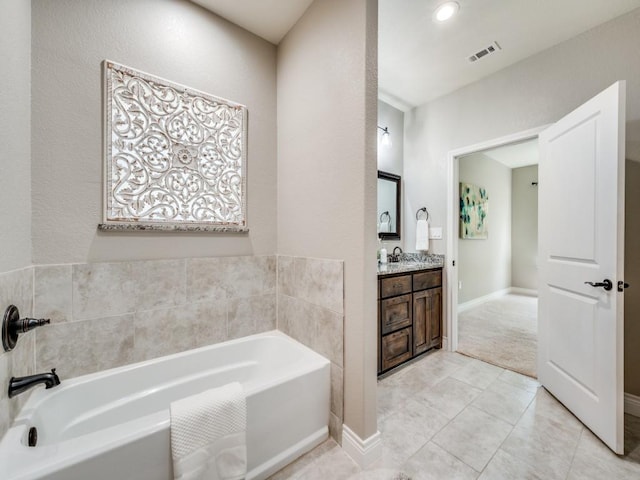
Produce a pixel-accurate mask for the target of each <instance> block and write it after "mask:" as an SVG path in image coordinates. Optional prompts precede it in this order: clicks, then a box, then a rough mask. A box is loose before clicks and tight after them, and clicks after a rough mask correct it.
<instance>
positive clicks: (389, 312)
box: [380, 293, 413, 335]
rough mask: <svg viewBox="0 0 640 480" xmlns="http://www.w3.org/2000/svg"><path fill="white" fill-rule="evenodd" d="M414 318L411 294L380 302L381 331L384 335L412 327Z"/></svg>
mask: <svg viewBox="0 0 640 480" xmlns="http://www.w3.org/2000/svg"><path fill="white" fill-rule="evenodd" d="M412 316H413V308H412V302H411V294H410V293H409V294H408V295H401V296H399V297H392V298H386V299H384V300H382V301H380V331H381V332H382V335H386V334H387V333H391V332H393V331H395V330H399V329H401V328H405V327H409V326H411V317H412Z"/></svg>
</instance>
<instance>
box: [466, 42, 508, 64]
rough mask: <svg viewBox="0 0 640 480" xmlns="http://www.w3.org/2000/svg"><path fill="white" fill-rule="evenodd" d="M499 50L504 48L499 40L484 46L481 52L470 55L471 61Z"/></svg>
mask: <svg viewBox="0 0 640 480" xmlns="http://www.w3.org/2000/svg"><path fill="white" fill-rule="evenodd" d="M498 50H502V47H500V45H499V44H498V42H493V43H492V44H491V45H489V46H488V47H485V48H483V49H482V50H480V51H479V52H476V53H474V54H473V55H471V56H470V57H469V61H470V62H471V63H473V62H475V61H477V60H480V59H481V58H482V57H486V56H487V55H491V54H492V53H496V52H497V51H498Z"/></svg>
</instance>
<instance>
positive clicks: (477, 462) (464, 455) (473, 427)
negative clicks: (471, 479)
mask: <svg viewBox="0 0 640 480" xmlns="http://www.w3.org/2000/svg"><path fill="white" fill-rule="evenodd" d="M512 428H513V426H512V425H511V424H509V423H507V422H505V421H504V420H500V419H499V418H496V417H494V416H493V415H489V414H488V413H486V412H483V411H482V410H479V409H477V408H475V407H472V406H469V407H467V408H466V409H465V410H464V411H463V412H462V413H460V415H458V416H457V417H456V418H454V419H453V420H452V421H451V422H450V423H449V424H448V425H447V426H446V427H444V428H443V429H442V430H440V432H439V433H438V434H437V435H436V436H435V437H434V438H433V442H434V443H435V444H437V445H439V446H440V447H442V448H444V449H445V450H446V451H447V452H449V453H451V454H452V455H455V456H456V457H457V458H459V459H460V460H462V461H463V462H464V463H466V464H467V465H469V466H470V467H473V468H474V469H475V470H477V471H478V472H480V471H482V469H483V468H484V467H485V466H486V465H487V463H489V460H491V458H492V457H493V455H494V453H495V452H496V450H498V447H500V444H501V443H502V442H503V441H504V439H505V438H507V436H508V435H509V433H510V432H511V430H512Z"/></svg>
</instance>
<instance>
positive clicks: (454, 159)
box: [445, 124, 552, 352]
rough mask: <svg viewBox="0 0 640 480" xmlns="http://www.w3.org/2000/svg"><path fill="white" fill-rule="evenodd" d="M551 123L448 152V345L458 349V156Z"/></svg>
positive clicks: (535, 133)
mask: <svg viewBox="0 0 640 480" xmlns="http://www.w3.org/2000/svg"><path fill="white" fill-rule="evenodd" d="M550 125H552V124H545V125H542V126H539V127H535V128H531V129H529V130H524V131H521V132H516V133H513V134H511V135H506V136H504V137H498V138H493V139H491V140H485V141H483V142H480V143H475V144H473V145H468V146H466V147H461V148H457V149H455V150H450V151H449V152H448V153H447V249H446V252H445V261H446V268H445V273H446V276H447V294H446V295H447V297H446V298H447V300H446V305H447V338H446V349H447V350H449V351H452V352H455V351H456V350H457V349H458V269H457V268H456V266H454V262H455V261H457V259H458V234H459V223H460V222H459V214H458V203H459V198H458V197H459V188H458V184H459V182H460V173H459V158H458V157H461V156H463V155H469V154H472V153H476V152H480V151H483V150H487V149H490V148H496V147H503V146H505V145H509V144H511V143H517V142H522V141H525V140H531V139H534V138H538V135H539V134H540V132H542V131H543V130H545V129H546V128H547V127H549V126H550Z"/></svg>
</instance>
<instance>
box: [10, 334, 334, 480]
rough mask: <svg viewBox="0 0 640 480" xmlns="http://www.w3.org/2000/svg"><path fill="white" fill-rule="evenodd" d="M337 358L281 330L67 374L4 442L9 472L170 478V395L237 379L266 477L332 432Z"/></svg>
mask: <svg viewBox="0 0 640 480" xmlns="http://www.w3.org/2000/svg"><path fill="white" fill-rule="evenodd" d="M329 365H330V364H329V361H328V360H327V359H326V358H324V357H322V356H320V355H318V354H317V353H315V352H313V351H312V350H310V349H308V348H306V347H305V346H303V345H301V344H299V343H298V342H296V341H295V340H292V339H291V338H289V337H287V336H286V335H284V334H282V333H280V332H275V331H274V332H268V333H266V334H260V335H253V336H251V337H245V338H241V339H238V340H232V341H229V342H225V343H222V344H218V345H213V346H209V347H204V348H199V349H196V350H190V351H187V352H183V353H179V354H175V355H170V356H167V357H161V358H157V359H154V360H149V361H145V362H141V363H137V364H134V365H127V366H125V367H120V368H115V369H111V370H106V371H103V372H99V373H96V374H91V375H85V376H83V377H77V378H74V379H71V380H65V379H64V378H62V383H61V385H60V386H58V387H55V388H52V389H49V390H45V389H43V388H41V387H37V391H34V392H33V394H32V395H31V397H30V398H29V400H28V401H27V403H26V404H25V406H24V407H23V409H22V410H21V411H20V414H19V415H18V417H17V418H16V420H15V421H14V423H13V425H12V427H11V428H10V429H9V431H8V432H7V433H6V435H5V436H4V438H3V439H2V442H0V478H2V479H3V480H4V479H6V480H27V479H29V480H32V479H47V480H103V479H104V480H113V479H123V480H171V479H173V472H172V466H171V450H170V430H169V423H170V422H169V404H170V402H172V401H173V400H176V399H179V398H182V397H185V396H188V395H193V394H196V393H199V392H202V391H204V390H207V389H210V388H214V387H218V386H221V385H224V384H226V383H229V382H232V381H238V382H240V383H241V384H242V385H243V387H244V390H245V393H246V396H247V456H248V475H247V477H246V478H247V479H248V480H249V479H263V478H266V477H268V476H269V475H271V474H273V473H274V472H276V471H277V470H279V469H280V468H282V467H283V466H284V465H286V464H287V463H289V462H291V461H293V460H294V459H295V458H297V457H298V456H300V455H302V454H303V453H305V452H307V451H308V450H311V449H312V448H313V447H315V446H316V445H318V444H320V443H321V442H322V441H323V440H325V439H326V438H327V436H328V428H327V425H328V423H329V394H330V393H329V389H330V380H329V370H330V367H329ZM58 367H59V371H61V372H62V371H64V370H63V368H62V366H61V365H58ZM32 426H35V427H36V428H37V429H38V443H37V446H35V447H29V446H28V444H27V436H28V430H29V428H30V427H32Z"/></svg>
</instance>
